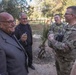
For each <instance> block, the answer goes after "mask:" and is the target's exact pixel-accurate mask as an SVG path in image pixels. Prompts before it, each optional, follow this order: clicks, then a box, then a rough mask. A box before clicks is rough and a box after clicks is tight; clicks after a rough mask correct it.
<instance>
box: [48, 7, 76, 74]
mask: <svg viewBox="0 0 76 75" xmlns="http://www.w3.org/2000/svg"><path fill="white" fill-rule="evenodd" d="M64 16H65V20H66V22H68V27H67V28H66V32H65V34H64V37H63V40H62V41H61V42H59V41H57V40H56V39H55V37H54V35H55V34H49V35H48V40H49V41H50V44H49V46H50V47H52V48H53V49H54V51H55V52H56V58H57V62H58V63H59V64H58V65H59V70H58V75H70V72H71V68H72V65H73V64H74V62H75V59H76V6H70V7H68V8H67V10H66V13H65V15H64Z"/></svg>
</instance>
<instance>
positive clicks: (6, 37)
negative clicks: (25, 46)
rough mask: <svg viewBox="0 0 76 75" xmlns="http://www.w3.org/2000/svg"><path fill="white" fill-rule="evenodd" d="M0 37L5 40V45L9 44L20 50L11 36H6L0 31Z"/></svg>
mask: <svg viewBox="0 0 76 75" xmlns="http://www.w3.org/2000/svg"><path fill="white" fill-rule="evenodd" d="M0 35H1V36H2V38H3V39H4V40H5V42H6V43H9V44H11V45H14V46H16V47H17V48H20V49H21V47H20V46H19V45H18V43H17V42H16V41H15V40H14V39H13V38H11V36H9V35H8V34H6V33H4V32H3V31H2V30H0Z"/></svg>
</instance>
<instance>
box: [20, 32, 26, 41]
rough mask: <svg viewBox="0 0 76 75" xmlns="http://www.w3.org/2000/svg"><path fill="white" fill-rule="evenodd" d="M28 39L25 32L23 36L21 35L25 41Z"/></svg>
mask: <svg viewBox="0 0 76 75" xmlns="http://www.w3.org/2000/svg"><path fill="white" fill-rule="evenodd" d="M26 40H27V34H26V33H24V34H23V35H22V36H21V41H23V42H25V41H26Z"/></svg>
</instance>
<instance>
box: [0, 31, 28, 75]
mask: <svg viewBox="0 0 76 75" xmlns="http://www.w3.org/2000/svg"><path fill="white" fill-rule="evenodd" d="M25 63H26V55H25V53H24V49H23V48H22V47H21V46H20V45H19V44H18V43H17V42H16V41H15V40H14V39H13V38H11V37H10V36H9V35H8V34H6V33H4V32H3V31H2V30H0V74H1V75H27V72H26V68H25Z"/></svg>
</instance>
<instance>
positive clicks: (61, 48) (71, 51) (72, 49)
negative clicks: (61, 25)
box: [50, 24, 76, 61]
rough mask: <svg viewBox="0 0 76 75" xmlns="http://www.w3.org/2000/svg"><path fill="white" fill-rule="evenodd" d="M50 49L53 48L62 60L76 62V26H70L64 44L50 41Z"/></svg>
mask: <svg viewBox="0 0 76 75" xmlns="http://www.w3.org/2000/svg"><path fill="white" fill-rule="evenodd" d="M50 47H52V48H53V49H54V50H55V52H56V54H57V55H58V56H59V57H60V58H64V60H66V61H70V60H73V59H74V60H75V58H76V24H75V25H68V27H67V28H66V32H65V34H64V38H63V41H62V42H58V41H56V40H51V41H50Z"/></svg>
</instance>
